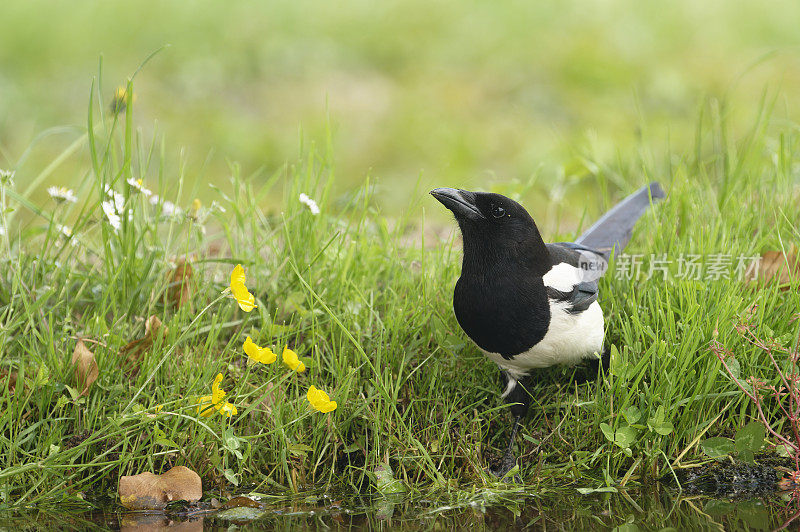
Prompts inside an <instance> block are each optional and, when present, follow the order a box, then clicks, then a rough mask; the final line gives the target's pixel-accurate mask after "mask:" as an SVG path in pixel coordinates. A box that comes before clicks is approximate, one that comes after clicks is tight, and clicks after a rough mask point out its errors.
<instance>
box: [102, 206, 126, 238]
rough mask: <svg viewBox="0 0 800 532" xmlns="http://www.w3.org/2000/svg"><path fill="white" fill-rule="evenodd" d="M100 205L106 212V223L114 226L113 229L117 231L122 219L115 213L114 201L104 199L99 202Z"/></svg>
mask: <svg viewBox="0 0 800 532" xmlns="http://www.w3.org/2000/svg"><path fill="white" fill-rule="evenodd" d="M101 207H102V208H103V212H104V213H105V214H106V218H108V223H110V224H111V227H113V228H114V231H119V229H120V227H122V223H121V222H122V220H121V219H120V217H119V214H117V210H116V208H115V206H114V201H112V200H109V201H104V202H103V203H102V204H101Z"/></svg>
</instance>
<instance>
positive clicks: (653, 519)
mask: <svg viewBox="0 0 800 532" xmlns="http://www.w3.org/2000/svg"><path fill="white" fill-rule="evenodd" d="M259 502H260V504H261V508H247V507H238V508H231V509H225V510H212V509H207V510H197V509H190V510H189V511H188V512H186V511H184V510H179V511H177V512H176V511H171V512H169V513H168V514H145V513H131V512H127V513H126V512H122V511H119V510H117V509H116V508H115V509H108V510H106V511H100V510H92V511H86V510H85V509H84V510H78V509H75V510H72V511H66V512H65V511H60V512H56V511H46V510H25V511H17V512H15V513H13V514H5V515H0V527H2V528H4V529H6V530H34V529H82V530H92V529H109V528H111V529H120V530H162V529H166V528H170V529H175V530H182V531H192V530H230V529H239V530H274V529H278V530H317V529H337V530H342V529H346V530H356V529H371V528H375V529H389V528H391V529H400V530H451V529H478V530H480V529H501V530H504V529H533V530H611V529H617V530H621V531H635V530H664V529H673V530H716V531H718V530H773V529H776V528H779V527H781V526H783V525H784V524H786V523H787V522H788V521H790V519H792V517H793V516H794V515H795V514H797V513H798V511H800V507H798V505H797V503H796V502H794V501H792V500H791V497H790V496H789V495H780V494H775V495H772V496H769V497H766V498H751V499H719V498H710V497H705V496H699V495H693V496H687V495H681V494H680V493H678V492H676V491H670V490H665V489H663V488H661V487H658V489H653V490H649V491H641V490H637V491H627V492H619V493H594V494H590V495H581V494H579V493H577V492H576V491H574V490H563V491H558V492H549V493H546V494H544V495H543V494H532V493H526V492H510V491H492V490H476V491H475V492H452V493H449V494H440V495H439V496H437V497H435V498H425V497H409V496H405V495H393V496H386V497H381V496H375V497H352V498H337V497H330V496H325V495H323V496H316V495H306V496H299V497H293V498H289V499H287V498H277V497H264V498H260V500H259ZM798 522H800V519H798V520H797V521H792V522H790V523H789V526H788V528H789V529H796V528H797V524H796V523H798Z"/></svg>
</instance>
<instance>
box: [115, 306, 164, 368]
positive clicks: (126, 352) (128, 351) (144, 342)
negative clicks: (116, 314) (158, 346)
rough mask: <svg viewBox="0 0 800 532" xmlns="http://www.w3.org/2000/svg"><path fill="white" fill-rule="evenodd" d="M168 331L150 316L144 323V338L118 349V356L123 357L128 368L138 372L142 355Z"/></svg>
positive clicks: (156, 319)
mask: <svg viewBox="0 0 800 532" xmlns="http://www.w3.org/2000/svg"><path fill="white" fill-rule="evenodd" d="M168 330H169V329H168V328H167V327H164V325H163V324H162V323H161V320H160V319H158V317H157V316H150V317H149V318H147V321H146V322H145V323H144V336H143V337H142V338H139V339H138V340H133V341H131V342H129V343H128V344H127V345H126V346H125V347H123V348H122V349H120V350H119V354H120V356H122V357H125V362H126V364H127V365H128V367H129V368H131V369H133V370H136V371H138V369H139V362H140V361H141V359H142V356H143V355H144V353H145V352H146V351H147V350H148V349H150V348H151V347H152V346H153V342H154V341H155V339H156V338H158V337H161V338H163V337H165V336H166V334H167V331H168Z"/></svg>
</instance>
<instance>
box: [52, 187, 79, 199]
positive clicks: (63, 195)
mask: <svg viewBox="0 0 800 532" xmlns="http://www.w3.org/2000/svg"><path fill="white" fill-rule="evenodd" d="M47 193H48V194H50V197H51V198H53V199H54V200H56V202H57V203H63V202H65V201H68V202H70V203H76V202H77V201H78V196H76V195H75V192H74V191H73V190H72V189H71V188H67V187H49V188H48V189H47Z"/></svg>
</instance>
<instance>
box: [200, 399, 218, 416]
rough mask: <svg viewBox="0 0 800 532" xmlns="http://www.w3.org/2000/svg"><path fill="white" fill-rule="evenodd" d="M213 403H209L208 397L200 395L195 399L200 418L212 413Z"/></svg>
mask: <svg viewBox="0 0 800 532" xmlns="http://www.w3.org/2000/svg"><path fill="white" fill-rule="evenodd" d="M214 410H215V409H214V403H212V402H211V396H210V395H201V396H200V398H199V399H197V413H198V414H200V415H201V416H202V417H209V416H211V415H212V414H213V413H214Z"/></svg>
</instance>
